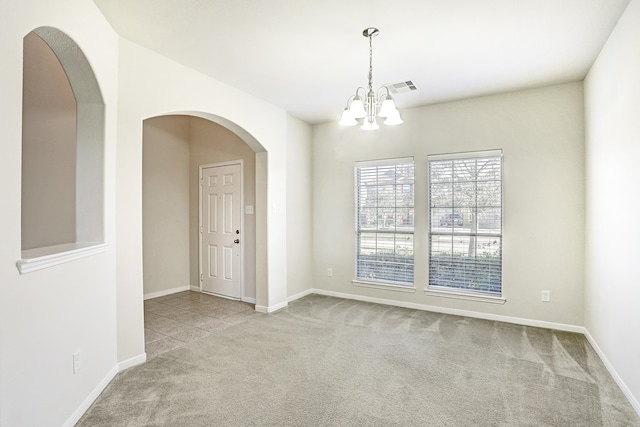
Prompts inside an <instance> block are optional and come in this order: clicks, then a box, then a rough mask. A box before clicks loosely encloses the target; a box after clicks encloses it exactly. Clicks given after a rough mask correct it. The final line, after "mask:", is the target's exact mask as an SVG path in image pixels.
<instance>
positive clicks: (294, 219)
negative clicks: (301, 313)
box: [287, 116, 313, 297]
mask: <svg viewBox="0 0 640 427" xmlns="http://www.w3.org/2000/svg"><path fill="white" fill-rule="evenodd" d="M287 123H288V125H287V168H288V169H287V230H288V233H287V259H288V263H287V268H288V272H287V296H289V297H292V296H295V295H297V294H300V293H301V292H305V291H307V290H309V289H311V288H312V287H313V282H312V271H313V268H312V256H311V248H312V241H313V229H312V225H313V224H312V218H313V212H312V209H311V206H312V205H311V193H312V184H311V175H312V162H311V152H312V141H311V127H310V126H309V125H307V124H306V123H304V122H302V121H300V120H298V119H296V118H295V117H291V116H289V118H288V120H287Z"/></svg>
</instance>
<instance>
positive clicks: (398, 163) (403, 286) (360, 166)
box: [352, 157, 416, 292]
mask: <svg viewBox="0 0 640 427" xmlns="http://www.w3.org/2000/svg"><path fill="white" fill-rule="evenodd" d="M408 165H410V166H411V169H412V170H411V172H412V179H411V182H410V184H407V183H406V182H405V183H402V182H398V180H397V178H398V176H397V175H396V176H394V181H393V184H391V185H393V187H394V189H393V194H394V199H395V200H397V199H396V194H397V186H398V185H410V186H411V204H410V206H409V205H403V206H398V205H396V204H395V203H394V206H393V208H391V207H388V206H387V207H384V206H381V205H379V201H378V199H377V197H376V202H375V206H374V207H372V206H366V207H365V206H362V205H361V199H360V195H361V191H360V190H361V187H362V185H361V182H360V177H361V175H360V174H361V173H362V171H363V170H366V169H369V170H370V171H369V173H371V170H373V169H375V170H376V172H375V173H376V175H377V173H378V171H379V168H388V167H390V166H393V167H394V168H397V167H402V166H408ZM394 170H395V169H394ZM385 185H389V184H388V183H387V184H385ZM380 186H382V185H380ZM380 186H379V185H378V184H376V188H378V187H380ZM376 194H377V193H376ZM354 202H355V212H354V243H355V247H354V279H353V280H352V283H353V284H354V285H355V286H361V287H368V288H379V289H387V290H392V291H398V292H415V289H416V288H415V285H414V283H415V275H414V272H415V271H414V266H415V161H414V159H413V157H402V158H391V159H381V160H369V161H358V162H356V163H355V165H354ZM363 208H365V209H372V208H374V209H376V228H375V230H373V231H372V230H363V229H362V225H361V220H360V219H361V210H362V209H363ZM381 208H384V209H393V210H394V218H395V223H394V225H393V230H381V229H380V228H379V226H378V223H377V221H378V214H379V212H378V210H379V209H381ZM399 209H407V210H408V212H407V215H409V212H410V213H411V214H412V216H411V218H412V222H411V226H410V228H409V227H407V228H403V229H401V230H398V228H397V218H398V210H399ZM363 232H367V233H375V234H376V238H377V236H378V235H379V234H382V235H393V236H394V243H393V245H394V246H393V251H394V255H393V256H395V253H396V250H397V249H398V246H397V242H396V240H395V239H396V236H397V235H410V236H411V238H410V240H411V267H410V269H411V273H410V275H411V281H410V282H409V281H396V280H389V279H388V278H381V279H375V278H371V277H364V276H361V275H359V272H360V270H361V269H360V268H359V266H361V261H362V260H363V259H362V258H361V244H362V242H361V234H362V233H363ZM375 250H376V251H377V250H378V246H377V240H376V248H375ZM405 265H408V264H405ZM382 272H383V270H382Z"/></svg>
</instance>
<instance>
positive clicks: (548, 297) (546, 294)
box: [542, 291, 551, 302]
mask: <svg viewBox="0 0 640 427" xmlns="http://www.w3.org/2000/svg"><path fill="white" fill-rule="evenodd" d="M550 301H551V291H542V302H550Z"/></svg>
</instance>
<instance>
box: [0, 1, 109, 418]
mask: <svg viewBox="0 0 640 427" xmlns="http://www.w3.org/2000/svg"><path fill="white" fill-rule="evenodd" d="M80 17H81V18H80ZM41 26H50V27H54V28H57V29H59V30H60V31H62V32H64V33H66V34H67V35H68V36H69V37H71V38H72V39H73V40H74V41H75V43H77V44H78V46H79V47H80V49H81V50H82V51H83V52H84V54H85V55H86V57H87V59H88V60H89V62H90V64H91V66H92V68H93V72H94V73H95V75H96V78H97V81H98V83H99V85H100V89H101V92H102V97H103V99H104V102H105V104H106V116H105V123H106V126H105V134H104V137H105V187H104V195H105V203H106V205H105V206H106V209H105V211H104V214H105V217H104V218H105V223H104V224H105V237H106V241H107V242H113V240H114V236H115V216H114V214H115V205H114V203H115V191H114V181H115V140H116V138H115V137H116V121H115V120H116V96H117V74H118V73H117V66H118V38H117V36H116V34H115V33H114V32H113V30H112V29H111V27H110V26H109V25H108V24H107V23H106V21H105V19H104V18H103V16H102V15H101V14H100V12H99V11H98V9H97V8H96V6H95V5H94V4H93V2H91V1H86V0H61V1H57V2H49V1H44V0H0V57H1V58H2V67H0V93H1V94H2V96H0V129H1V132H2V137H1V138H0V194H2V199H1V200H2V201H1V202H0V203H1V208H0V236H2V237H1V238H0V284H1V286H0V339H1V345H0V425H2V426H12V427H13V426H16V427H21V426H44V425H51V426H59V425H64V424H65V423H66V422H67V421H68V420H71V422H72V421H73V420H74V417H75V416H76V415H78V413H77V412H76V411H78V409H79V408H81V407H82V406H83V405H84V404H85V403H86V402H87V399H89V400H90V398H91V397H92V396H94V395H95V392H96V390H98V391H99V390H100V389H101V384H103V381H106V380H108V379H110V378H111V377H112V376H113V375H114V373H115V371H114V368H115V367H116V366H117V363H118V360H117V357H116V351H117V349H116V345H117V340H116V286H115V270H116V262H115V251H114V248H113V246H111V247H110V248H109V249H108V250H107V251H106V252H103V253H100V254H96V255H92V256H89V257H86V258H82V259H79V260H75V261H73V262H69V263H66V264H61V265H58V266H54V267H51V268H48V269H44V270H40V271H36V272H33V273H29V274H25V275H22V276H21V275H19V274H18V270H17V268H16V265H15V263H16V261H17V260H18V259H19V258H20V256H21V248H20V246H21V242H20V241H21V237H20V229H21V220H20V216H21V215H20V210H21V207H20V206H21V200H20V199H21V197H20V180H21V152H20V151H21V139H22V137H21V122H22V46H23V37H24V36H25V35H27V34H28V33H29V32H31V31H32V30H34V29H35V28H38V27H41ZM76 351H80V353H81V358H82V366H81V369H80V370H79V371H78V372H77V373H76V374H75V375H74V374H73V369H72V355H73V353H74V352H76Z"/></svg>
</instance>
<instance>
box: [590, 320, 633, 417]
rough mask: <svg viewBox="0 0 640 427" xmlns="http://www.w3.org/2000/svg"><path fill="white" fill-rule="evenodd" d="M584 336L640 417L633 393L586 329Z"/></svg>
mask: <svg viewBox="0 0 640 427" xmlns="http://www.w3.org/2000/svg"><path fill="white" fill-rule="evenodd" d="M584 336H585V337H587V341H589V344H591V347H593V349H594V350H595V351H596V353H597V354H598V356H599V357H600V360H602V363H603V364H604V366H605V367H606V368H607V371H609V374H611V376H612V377H613V379H614V380H615V382H616V384H618V387H620V390H622V393H624V395H625V396H626V397H627V399H628V400H629V403H631V406H633V409H635V411H636V413H637V414H638V416H640V402H639V401H638V399H637V398H636V397H635V396H634V395H633V393H631V390H629V387H627V385H626V384H625V382H624V381H623V380H622V378H621V377H620V375H618V372H617V371H616V369H615V368H614V367H613V365H612V364H611V362H609V359H607V356H605V355H604V352H603V351H602V349H601V348H600V346H599V345H598V343H597V342H596V340H595V339H594V338H593V337H592V336H591V334H590V333H589V330H588V329H586V328H585V330H584Z"/></svg>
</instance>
